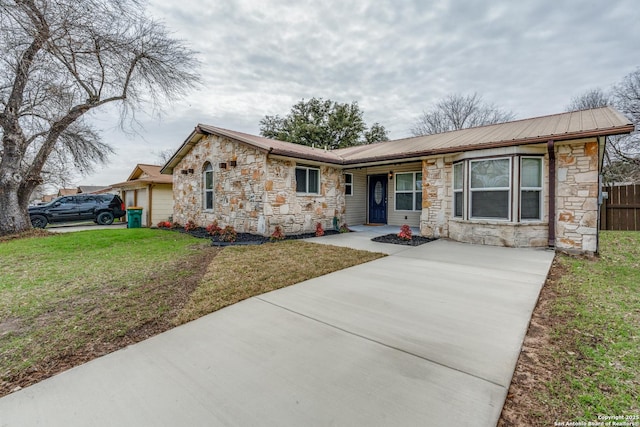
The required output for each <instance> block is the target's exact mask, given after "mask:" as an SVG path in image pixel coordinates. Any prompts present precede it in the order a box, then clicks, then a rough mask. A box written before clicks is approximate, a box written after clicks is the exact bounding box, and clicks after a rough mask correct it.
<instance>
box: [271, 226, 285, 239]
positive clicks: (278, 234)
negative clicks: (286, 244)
mask: <svg viewBox="0 0 640 427" xmlns="http://www.w3.org/2000/svg"><path fill="white" fill-rule="evenodd" d="M284 237H285V236H284V231H282V227H280V226H279V225H276V229H275V230H273V233H271V237H269V240H271V241H272V242H275V241H276V240H284Z"/></svg>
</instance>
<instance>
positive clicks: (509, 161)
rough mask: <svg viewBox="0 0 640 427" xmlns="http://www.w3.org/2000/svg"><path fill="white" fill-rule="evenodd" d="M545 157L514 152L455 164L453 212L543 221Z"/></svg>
mask: <svg viewBox="0 0 640 427" xmlns="http://www.w3.org/2000/svg"><path fill="white" fill-rule="evenodd" d="M543 170H544V169H543V157H542V156H511V157H496V158H490V159H472V160H463V161H460V162H458V163H454V164H453V177H452V178H453V182H452V188H453V199H452V216H453V217H454V218H462V219H489V220H502V221H542V219H543V218H544V216H543V200H544V199H543V177H544V172H543Z"/></svg>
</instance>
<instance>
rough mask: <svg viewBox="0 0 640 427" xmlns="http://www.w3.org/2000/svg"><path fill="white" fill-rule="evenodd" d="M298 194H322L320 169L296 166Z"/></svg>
mask: <svg viewBox="0 0 640 427" xmlns="http://www.w3.org/2000/svg"><path fill="white" fill-rule="evenodd" d="M296 192H297V193H307V194H318V193H320V169H318V168H314V167H309V166H296Z"/></svg>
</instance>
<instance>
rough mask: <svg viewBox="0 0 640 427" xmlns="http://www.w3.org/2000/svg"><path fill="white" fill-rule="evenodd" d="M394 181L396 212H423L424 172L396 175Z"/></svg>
mask: <svg viewBox="0 0 640 427" xmlns="http://www.w3.org/2000/svg"><path fill="white" fill-rule="evenodd" d="M394 179H395V182H396V184H395V196H396V197H395V202H396V206H395V207H396V210H397V211H420V210H422V172H408V173H396V174H395V176H394Z"/></svg>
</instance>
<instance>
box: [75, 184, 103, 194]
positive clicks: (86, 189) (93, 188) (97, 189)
mask: <svg viewBox="0 0 640 427" xmlns="http://www.w3.org/2000/svg"><path fill="white" fill-rule="evenodd" d="M109 190H110V187H109V186H106V185H80V186H79V187H78V193H79V194H80V193H84V194H102V193H108V192H109Z"/></svg>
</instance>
